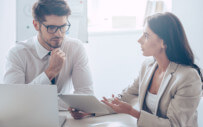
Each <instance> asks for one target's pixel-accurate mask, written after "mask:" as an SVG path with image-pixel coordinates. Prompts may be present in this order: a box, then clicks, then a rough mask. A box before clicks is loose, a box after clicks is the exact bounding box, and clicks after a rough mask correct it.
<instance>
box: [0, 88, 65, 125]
mask: <svg viewBox="0 0 203 127" xmlns="http://www.w3.org/2000/svg"><path fill="white" fill-rule="evenodd" d="M64 120H65V118H64V117H60V122H59V113H58V102H57V89H56V86H54V85H25V84H24V85H8V84H7V85H2V84H1V85H0V127H60V126H61V125H62V124H63V123H64Z"/></svg>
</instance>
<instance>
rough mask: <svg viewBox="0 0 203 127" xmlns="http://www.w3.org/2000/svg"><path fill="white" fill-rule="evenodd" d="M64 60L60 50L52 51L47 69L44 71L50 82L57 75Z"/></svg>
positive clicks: (64, 57) (63, 54) (64, 56)
mask: <svg viewBox="0 0 203 127" xmlns="http://www.w3.org/2000/svg"><path fill="white" fill-rule="evenodd" d="M65 60H66V55H65V53H64V52H63V51H62V50H60V49H59V48H56V49H54V50H52V52H51V56H50V59H49V67H48V68H47V69H46V70H45V73H46V75H47V76H48V78H49V79H50V80H52V79H53V78H54V77H56V76H57V75H58V74H59V72H60V70H61V68H62V66H63V64H64V62H65Z"/></svg>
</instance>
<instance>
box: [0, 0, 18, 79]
mask: <svg viewBox="0 0 203 127" xmlns="http://www.w3.org/2000/svg"><path fill="white" fill-rule="evenodd" d="M15 12H16V1H15V0H1V7H0V17H1V19H0V37H1V42H0V45H1V47H0V67H1V68H0V83H2V76H3V71H4V62H5V56H6V53H7V51H8V49H9V47H11V45H12V44H13V43H14V42H15V39H16V14H15Z"/></svg>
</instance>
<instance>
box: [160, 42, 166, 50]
mask: <svg viewBox="0 0 203 127" xmlns="http://www.w3.org/2000/svg"><path fill="white" fill-rule="evenodd" d="M161 47H162V48H163V49H166V48H167V45H166V44H165V43H164V40H162V41H161Z"/></svg>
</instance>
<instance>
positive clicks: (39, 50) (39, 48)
mask: <svg viewBox="0 0 203 127" xmlns="http://www.w3.org/2000/svg"><path fill="white" fill-rule="evenodd" d="M34 43H35V47H36V51H37V55H38V56H39V58H40V59H42V58H44V57H45V56H46V55H47V54H48V52H49V51H48V50H47V49H45V48H44V47H43V46H42V45H41V44H40V43H39V41H38V37H37V36H35V37H34Z"/></svg>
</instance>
